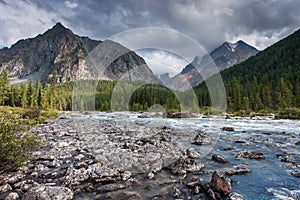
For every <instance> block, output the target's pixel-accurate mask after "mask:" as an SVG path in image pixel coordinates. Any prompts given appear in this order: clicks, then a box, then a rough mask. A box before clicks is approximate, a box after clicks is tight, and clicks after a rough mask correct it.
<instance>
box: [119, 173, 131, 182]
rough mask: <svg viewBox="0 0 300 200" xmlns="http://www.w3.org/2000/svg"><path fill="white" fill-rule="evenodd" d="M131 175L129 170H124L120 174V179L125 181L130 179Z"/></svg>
mask: <svg viewBox="0 0 300 200" xmlns="http://www.w3.org/2000/svg"><path fill="white" fill-rule="evenodd" d="M131 176H132V173H131V172H130V171H124V172H123V173H122V174H121V177H122V180H123V181H127V180H128V179H130V178H131Z"/></svg>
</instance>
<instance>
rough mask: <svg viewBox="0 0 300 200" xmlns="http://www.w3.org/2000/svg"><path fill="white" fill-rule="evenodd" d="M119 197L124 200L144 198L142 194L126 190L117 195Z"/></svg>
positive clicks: (140, 199)
mask: <svg viewBox="0 0 300 200" xmlns="http://www.w3.org/2000/svg"><path fill="white" fill-rule="evenodd" d="M117 199H122V200H142V199H143V198H142V196H141V195H140V194H138V193H136V192H131V191H125V192H122V193H121V194H119V195H118V196H117Z"/></svg>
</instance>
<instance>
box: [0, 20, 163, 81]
mask: <svg viewBox="0 0 300 200" xmlns="http://www.w3.org/2000/svg"><path fill="white" fill-rule="evenodd" d="M99 44H103V45H102V46H103V47H105V48H100V47H98V46H99ZM100 46H101V45H100ZM95 47H98V48H97V52H95V53H97V55H98V56H105V57H97V61H98V60H105V61H110V62H109V63H108V62H105V64H107V65H108V66H97V67H99V68H101V69H100V70H99V71H101V73H99V72H98V73H96V74H97V76H95V73H94V71H93V70H91V69H90V68H89V67H90V66H89V67H87V64H86V60H85V59H86V57H87V56H88V55H89V53H90V52H91V51H92V50H93V49H94V48H95ZM106 49H108V50H107V52H101V51H106ZM111 52H124V54H119V55H118V57H113V56H116V55H110V54H109V53H111ZM102 63H103V62H102ZM94 64H95V63H94ZM93 67H95V66H93ZM103 69H104V70H105V72H104V73H102V71H103ZM3 70H8V71H9V76H10V77H11V78H12V79H17V80H18V79H21V80H22V79H24V80H28V79H29V78H30V77H32V78H33V79H37V78H39V79H40V80H41V82H49V81H50V78H51V75H52V74H53V73H56V74H57V78H58V80H57V82H66V81H72V80H77V79H82V78H91V77H92V78H96V79H108V80H118V79H120V78H121V77H123V76H124V74H125V75H128V74H129V76H125V79H129V80H144V81H157V78H156V77H155V76H154V75H153V73H152V71H151V70H150V69H149V68H148V66H147V65H146V63H145V61H144V60H143V58H141V57H140V56H138V55H137V54H136V53H134V52H132V51H130V50H128V49H126V48H125V47H123V46H122V45H120V44H118V43H115V42H112V41H104V42H102V41H96V40H92V39H89V38H88V37H80V36H78V35H75V34H73V33H72V31H71V30H70V29H67V28H65V27H64V26H63V25H62V24H61V23H57V24H56V25H55V26H54V27H52V28H51V29H49V30H47V31H46V32H45V33H44V34H40V35H38V36H36V37H35V38H30V39H25V40H20V41H18V42H17V43H15V44H13V45H12V46H11V47H10V48H3V49H0V73H1V72H2V71H3ZM94 70H95V68H94ZM97 70H98V69H97Z"/></svg>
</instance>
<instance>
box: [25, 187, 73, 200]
mask: <svg viewBox="0 0 300 200" xmlns="http://www.w3.org/2000/svg"><path fill="white" fill-rule="evenodd" d="M73 196H74V194H73V192H72V191H71V190H70V189H69V188H66V187H51V186H37V187H34V188H31V189H30V190H29V191H28V192H26V193H25V194H24V196H23V197H22V200H33V199H34V200H48V199H49V200H50V199H53V200H54V199H55V200H71V199H73Z"/></svg>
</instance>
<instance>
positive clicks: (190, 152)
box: [186, 148, 201, 159]
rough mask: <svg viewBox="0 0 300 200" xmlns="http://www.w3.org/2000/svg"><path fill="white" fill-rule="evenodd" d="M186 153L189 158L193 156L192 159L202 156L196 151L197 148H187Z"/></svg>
mask: <svg viewBox="0 0 300 200" xmlns="http://www.w3.org/2000/svg"><path fill="white" fill-rule="evenodd" d="M186 154H187V156H188V157H189V158H192V159H195V158H200V157H201V154H200V153H199V152H198V151H196V150H195V149H192V148H189V149H187V150H186Z"/></svg>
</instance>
